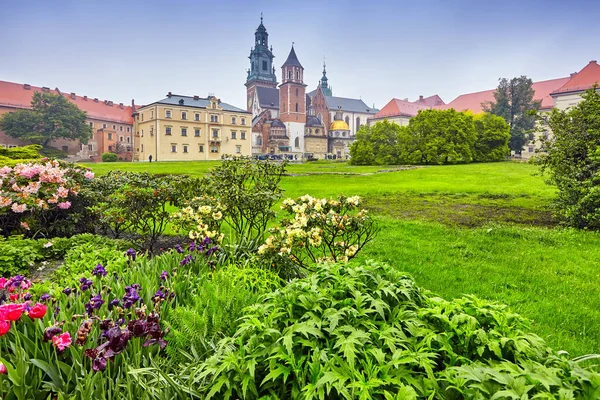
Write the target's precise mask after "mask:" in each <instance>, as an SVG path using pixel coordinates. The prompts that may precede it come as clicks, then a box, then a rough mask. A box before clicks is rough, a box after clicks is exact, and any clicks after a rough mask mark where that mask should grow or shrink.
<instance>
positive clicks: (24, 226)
mask: <svg viewBox="0 0 600 400" xmlns="http://www.w3.org/2000/svg"><path fill="white" fill-rule="evenodd" d="M21 227H22V228H24V229H26V230H28V231H29V230H30V229H29V224H28V223H27V222H21Z"/></svg>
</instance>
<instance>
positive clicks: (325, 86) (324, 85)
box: [319, 61, 333, 96]
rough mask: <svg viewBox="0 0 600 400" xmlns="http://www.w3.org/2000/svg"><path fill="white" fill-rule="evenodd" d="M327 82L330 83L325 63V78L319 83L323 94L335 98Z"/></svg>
mask: <svg viewBox="0 0 600 400" xmlns="http://www.w3.org/2000/svg"><path fill="white" fill-rule="evenodd" d="M327 81H328V80H327V71H326V70H325V61H323V77H321V80H320V81H319V85H320V86H321V89H322V90H323V94H324V95H325V96H333V92H332V90H331V86H329V84H328V83H327Z"/></svg>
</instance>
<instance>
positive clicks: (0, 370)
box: [0, 362, 8, 375]
mask: <svg viewBox="0 0 600 400" xmlns="http://www.w3.org/2000/svg"><path fill="white" fill-rule="evenodd" d="M6 374H8V370H7V369H6V365H4V364H2V363H1V362H0V375H6Z"/></svg>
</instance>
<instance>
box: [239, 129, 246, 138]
mask: <svg viewBox="0 0 600 400" xmlns="http://www.w3.org/2000/svg"><path fill="white" fill-rule="evenodd" d="M240 135H241V138H240V139H242V140H246V132H244V131H242V132H241V133H240Z"/></svg>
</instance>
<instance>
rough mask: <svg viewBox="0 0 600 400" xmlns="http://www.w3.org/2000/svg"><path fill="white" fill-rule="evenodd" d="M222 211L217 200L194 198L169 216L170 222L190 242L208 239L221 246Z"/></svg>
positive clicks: (203, 197)
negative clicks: (190, 240) (187, 237)
mask: <svg viewBox="0 0 600 400" xmlns="http://www.w3.org/2000/svg"><path fill="white" fill-rule="evenodd" d="M224 211H225V207H224V206H223V205H222V204H221V203H220V202H219V201H218V200H217V199H214V198H210V197H207V196H202V197H195V198H193V199H192V200H190V201H187V202H186V203H185V207H183V208H182V209H181V210H180V211H178V212H176V213H174V214H173V215H172V216H171V218H172V221H171V222H172V223H173V224H174V225H175V226H177V227H178V228H179V230H180V231H182V232H183V233H185V235H186V236H189V238H190V239H192V240H198V239H200V240H201V239H202V238H205V237H208V238H210V239H211V240H213V241H215V242H216V243H217V244H221V242H222V241H223V237H224V235H223V233H221V225H222V224H223V212H224Z"/></svg>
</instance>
